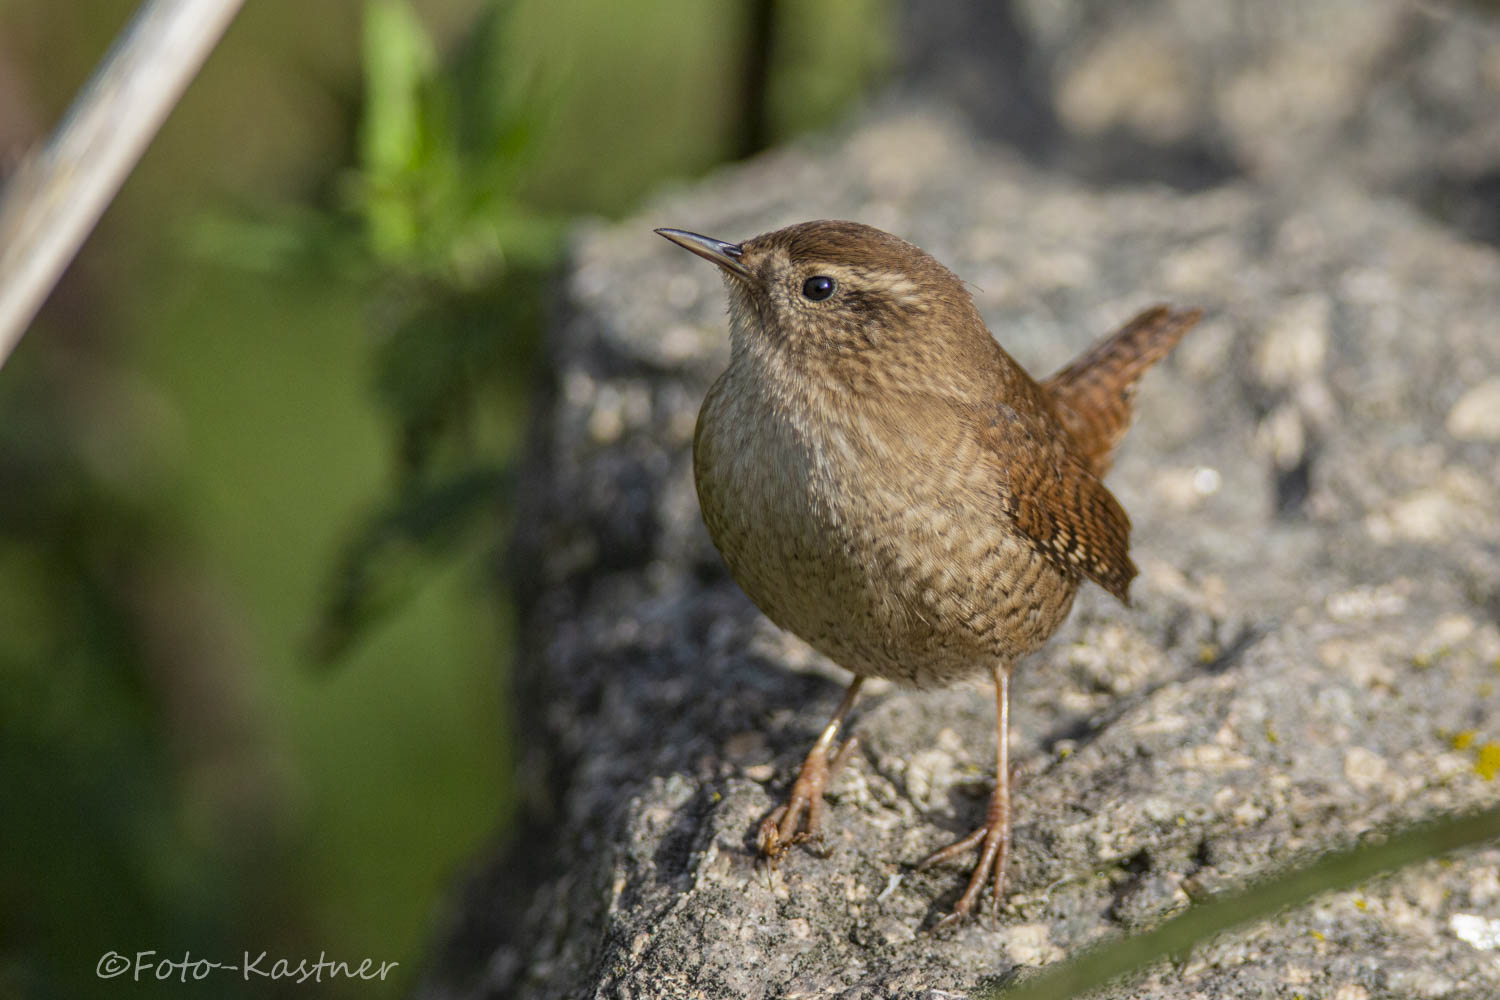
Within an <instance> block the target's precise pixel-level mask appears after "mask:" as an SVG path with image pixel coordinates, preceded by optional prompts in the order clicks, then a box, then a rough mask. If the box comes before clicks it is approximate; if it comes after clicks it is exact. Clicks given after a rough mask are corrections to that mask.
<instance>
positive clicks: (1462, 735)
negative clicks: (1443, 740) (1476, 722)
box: [1451, 729, 1479, 750]
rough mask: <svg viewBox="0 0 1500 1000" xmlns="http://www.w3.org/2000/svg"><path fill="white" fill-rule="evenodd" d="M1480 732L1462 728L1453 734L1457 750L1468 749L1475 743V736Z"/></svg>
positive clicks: (1454, 746)
mask: <svg viewBox="0 0 1500 1000" xmlns="http://www.w3.org/2000/svg"><path fill="white" fill-rule="evenodd" d="M1478 735H1479V734H1478V733H1477V732H1476V731H1474V730H1473V729H1462V730H1460V731H1458V732H1456V733H1454V734H1453V739H1452V741H1451V742H1452V744H1453V749H1455V750H1467V749H1469V747H1471V746H1473V745H1474V737H1476V736H1478Z"/></svg>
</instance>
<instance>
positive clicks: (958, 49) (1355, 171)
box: [901, 0, 1500, 242]
mask: <svg viewBox="0 0 1500 1000" xmlns="http://www.w3.org/2000/svg"><path fill="white" fill-rule="evenodd" d="M902 10H903V17H902V23H901V37H902V45H903V48H904V51H905V53H906V60H905V71H906V77H905V80H904V86H905V87H906V88H907V89H908V90H909V91H912V92H915V93H918V94H921V95H923V96H924V97H926V98H927V99H929V100H934V101H941V102H942V103H943V104H944V105H946V106H950V107H957V108H961V109H963V111H964V112H965V114H966V117H967V119H968V120H969V121H970V122H971V123H973V124H974V125H975V126H976V127H977V128H979V129H980V130H981V131H982V132H983V133H984V134H985V135H988V136H991V137H994V138H998V139H1004V140H1006V141H1009V142H1012V143H1015V144H1016V145H1018V146H1019V147H1021V148H1022V149H1023V150H1024V151H1025V153H1026V155H1028V156H1031V157H1034V158H1036V159H1037V160H1039V161H1042V162H1046V163H1048V164H1050V165H1052V166H1053V167H1054V168H1058V169H1063V170H1067V171H1069V172H1071V173H1075V174H1078V175H1081V176H1088V177H1094V178H1099V179H1103V180H1105V181H1106V182H1118V181H1120V180H1122V179H1136V180H1143V179H1149V180H1153V181H1165V182H1168V183H1172V184H1175V185H1179V186H1182V187H1185V188H1188V189H1198V188H1202V187H1205V186H1212V185H1214V184H1216V183H1219V182H1222V181H1224V180H1226V179H1229V178H1252V179H1255V180H1258V181H1261V182H1263V183H1266V184H1268V185H1271V186H1273V187H1283V186H1289V187H1294V188H1296V187H1303V186H1305V185H1307V184H1308V183H1309V180H1310V179H1313V178H1322V179H1334V180H1335V181H1337V182H1339V183H1349V182H1351V181H1353V182H1357V183H1359V184H1361V185H1362V186H1365V187H1367V188H1370V189H1374V190H1380V191H1383V192H1389V193H1394V194H1398V195H1401V196H1403V197H1408V198H1410V199H1412V201H1413V202H1414V203H1415V204H1417V205H1419V206H1421V207H1422V208H1423V210H1424V211H1428V212H1431V213H1433V214H1435V215H1437V216H1438V217H1440V218H1443V219H1445V220H1447V221H1450V222H1452V223H1453V224H1455V225H1457V226H1459V227H1460V228H1462V229H1464V230H1465V231H1466V232H1469V233H1471V234H1472V235H1475V236H1478V237H1480V238H1483V239H1488V240H1490V241H1491V242H1500V211H1497V209H1496V205H1497V204H1500V200H1497V199H1496V197H1495V193H1496V183H1497V181H1496V178H1497V176H1500V128H1497V127H1496V119H1495V115H1494V111H1493V109H1494V108H1495V107H1496V106H1497V104H1500V18H1497V10H1496V8H1495V5H1494V4H1484V3H1458V2H1439V3H1426V4H1414V3H1410V2H1407V0H1316V2H1312V3H1270V4H1264V3H1263V4H1255V5H1253V6H1252V7H1247V6H1246V5H1245V4H1243V3H1239V2H1237V0H1195V2H1194V3H1191V4H1185V3H1181V2H1180V0H1012V2H1009V3H993V4H974V3H968V2H965V0H920V2H909V3H906V4H904V5H903V7H902Z"/></svg>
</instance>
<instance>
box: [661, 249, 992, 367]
mask: <svg viewBox="0 0 1500 1000" xmlns="http://www.w3.org/2000/svg"><path fill="white" fill-rule="evenodd" d="M656 231H657V232H658V233H660V234H661V235H662V236H664V237H666V238H667V239H669V240H671V241H672V242H673V243H676V244H677V245H678V246H680V247H682V248H683V249H685V250H689V251H691V252H692V253H695V254H697V255H698V256H700V257H703V258H704V259H706V260H709V261H712V262H713V263H715V264H717V265H718V266H719V268H720V269H721V270H722V271H723V273H724V276H725V283H726V285H727V286H728V290H729V315H730V330H731V338H732V341H733V344H732V347H733V350H734V351H735V353H736V354H737V355H738V354H749V355H756V356H764V355H770V356H772V357H774V358H776V359H777V360H778V362H780V363H785V364H790V365H792V366H794V367H795V368H796V369H797V370H799V371H801V372H805V373H816V372H818V371H827V372H831V373H832V374H834V375H840V374H842V375H846V376H854V375H855V374H856V373H859V372H865V373H870V374H873V373H877V372H878V373H880V375H881V376H882V377H883V378H884V379H896V380H898V381H900V382H907V383H910V382H912V381H913V380H917V381H923V380H926V379H928V378H930V377H933V376H938V375H943V376H945V380H946V381H951V380H952V374H953V373H951V372H944V371H942V370H941V369H948V368H952V367H953V366H954V365H959V366H963V365H964V362H965V360H966V359H965V357H964V355H965V354H966V353H967V352H973V351H979V352H984V353H989V352H992V351H993V350H994V348H995V344H994V341H993V340H992V339H991V338H990V336H989V332H988V331H987V330H986V329H985V326H984V323H983V321H982V320H981V319H980V317H979V313H978V311H977V310H976V309H975V307H974V302H973V299H972V297H971V296H970V295H969V292H968V289H967V288H965V287H964V284H963V282H962V281H960V280H959V279H958V277H957V276H956V275H955V274H954V273H953V272H952V271H950V270H948V269H947V268H946V267H944V266H943V265H942V264H940V263H938V262H937V261H936V260H935V259H934V258H933V257H932V255H930V254H928V253H927V252H926V251H925V250H922V249H921V248H920V247H917V246H914V245H912V244H910V243H908V242H906V241H905V240H903V239H900V238H898V237H895V236H892V235H891V234H890V233H886V232H883V231H881V230H879V229H876V228H874V227H872V226H866V225H862V224H861V223H857V222H842V221H827V220H823V221H818V222H803V223H799V224H797V225H794V226H788V227H786V228H785V229H778V230H776V231H774V232H770V233H765V234H764V235H761V236H756V237H754V238H753V239H748V240H745V241H744V242H743V243H729V242H725V241H724V240H719V239H714V238H712V237H708V236H701V235H699V234H697V233H690V232H686V231H684V230H680V229H658V230H656ZM980 367H982V366H980ZM924 370H925V374H924ZM912 387H913V388H915V387H916V386H915V385H913V386H912Z"/></svg>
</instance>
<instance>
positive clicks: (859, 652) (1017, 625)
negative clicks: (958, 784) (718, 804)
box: [660, 221, 1198, 914]
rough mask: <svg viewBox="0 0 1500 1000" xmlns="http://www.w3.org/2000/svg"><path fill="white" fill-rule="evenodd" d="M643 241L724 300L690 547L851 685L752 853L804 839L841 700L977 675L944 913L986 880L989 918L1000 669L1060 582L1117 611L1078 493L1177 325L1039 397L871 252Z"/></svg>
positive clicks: (945, 292) (1145, 330)
mask: <svg viewBox="0 0 1500 1000" xmlns="http://www.w3.org/2000/svg"><path fill="white" fill-rule="evenodd" d="M660 232H662V234H663V235H664V236H666V237H667V238H669V239H671V240H673V241H674V242H676V243H678V244H679V245H681V246H683V247H685V248H686V249H689V250H691V251H693V252H694V253H697V254H699V255H700V256H703V257H705V258H707V259H709V260H712V261H714V262H715V263H717V264H718V265H719V266H720V267H721V268H723V270H724V272H725V275H726V285H727V287H728V290H729V302H730V305H729V316H730V344H731V355H730V362H729V366H728V368H727V370H726V371H725V372H724V374H723V375H721V376H720V377H719V379H718V380H717V381H716V382H715V383H714V385H713V387H712V388H711V389H710V390H709V393H708V396H707V398H706V399H705V400H704V403H703V408H702V410H701V412H700V414H699V417H698V426H697V432H696V435H695V437H694V448H693V460H694V461H693V468H694V476H695V479H696V482H697V487H698V496H699V502H700V506H701V508H702V511H703V518H704V521H705V523H706V524H707V526H708V530H709V534H710V535H711V536H712V538H713V540H714V544H715V545H716V546H717V547H718V549H719V551H720V552H721V553H722V555H723V557H724V560H725V562H726V563H728V565H729V569H730V571H731V573H732V574H733V575H734V578H735V580H736V581H737V582H738V583H739V584H740V586H741V587H742V588H743V589H744V590H745V592H746V593H747V594H748V595H749V596H750V598H751V600H753V601H754V602H755V604H756V605H757V606H758V607H759V608H760V609H761V610H762V611H764V612H765V614H766V615H767V616H768V617H769V618H770V619H771V620H772V621H774V622H775V623H776V624H777V625H780V626H781V627H782V628H784V629H787V630H788V631H790V632H792V633H794V634H796V635H798V636H800V637H801V638H802V639H804V640H805V641H807V642H808V643H809V644H811V645H812V646H813V647H815V648H816V649H818V650H819V651H821V652H822V653H824V654H826V655H827V656H829V657H830V658H831V659H833V660H834V661H835V662H837V663H839V664H841V665H842V666H844V667H846V668H847V669H848V670H850V671H851V672H852V673H853V674H854V675H855V681H854V683H853V684H851V686H850V691H849V693H848V694H847V695H846V696H845V700H844V703H843V704H842V705H841V706H840V710H839V712H838V713H837V714H836V715H835V717H834V719H833V721H832V722H831V723H830V724H829V727H828V729H827V730H826V731H825V732H824V734H823V737H822V738H821V739H820V740H819V741H818V745H817V746H815V747H814V750H813V752H812V753H811V754H810V755H809V757H808V761H807V763H806V764H804V766H803V769H802V773H801V775H799V777H798V780H797V782H796V783H795V785H794V787H793V792H792V795H791V798H790V800H789V802H788V804H787V806H785V807H783V808H782V809H780V810H777V812H776V813H773V814H772V817H771V818H770V819H769V820H768V821H767V823H766V825H765V826H764V827H763V828H762V831H761V847H762V850H763V852H764V853H765V854H766V855H767V856H769V857H771V858H773V859H774V858H776V857H779V856H780V854H781V853H782V852H784V851H785V849H786V847H787V846H788V845H789V844H790V843H792V842H795V841H796V840H798V839H803V838H804V837H806V836H815V835H816V833H817V827H818V824H819V821H820V818H821V810H822V791H823V788H824V787H825V786H826V784H827V780H828V775H829V773H830V771H831V769H832V768H833V767H836V766H837V763H839V762H842V760H843V759H844V758H845V757H847V751H848V748H849V746H850V745H851V744H850V743H848V742H846V743H845V745H844V748H843V750H842V751H841V752H836V751H835V749H834V743H835V738H836V736H837V734H838V730H839V727H840V724H841V722H842V717H843V714H844V713H845V712H846V711H847V710H848V708H849V706H850V705H851V704H852V703H853V699H854V695H855V694H856V693H857V691H858V688H859V684H860V680H861V679H862V678H864V677H869V676H875V677H885V678H889V679H892V680H895V681H898V682H900V683H904V684H909V685H914V686H920V687H926V686H935V685H942V684H948V683H951V682H953V681H955V680H958V679H960V678H962V677H965V676H969V675H973V674H976V673H981V672H983V671H986V670H988V671H992V672H993V673H994V675H995V678H996V681H997V686H998V691H999V701H998V709H999V712H1000V728H1001V739H1000V772H999V774H998V776H997V779H998V780H997V791H996V794H995V797H994V799H993V800H992V803H991V809H990V815H989V816H988V817H987V820H986V824H985V826H984V827H982V828H981V830H980V831H976V834H975V835H974V836H971V837H970V838H965V840H964V841H962V842H960V844H958V845H955V849H959V848H966V847H968V846H972V845H973V844H978V843H980V842H981V840H982V842H983V854H982V857H981V862H980V865H979V867H978V868H977V869H976V872H975V875H974V878H973V879H971V882H970V886H969V890H968V891H967V892H966V893H965V894H964V896H963V897H962V898H961V899H960V900H959V903H958V905H957V906H956V907H955V913H956V914H964V913H967V912H968V911H969V910H970V909H971V908H972V905H973V902H974V900H975V899H976V898H977V895H978V892H979V890H980V889H981V888H982V887H983V885H984V883H985V880H986V878H987V877H988V874H989V872H990V871H991V870H993V871H994V873H995V878H994V883H995V897H996V898H997V899H998V897H999V894H1000V884H1001V880H1002V878H1003V872H1004V866H1005V855H1006V848H1007V845H1008V842H1009V820H1008V812H1009V809H1008V805H1009V798H1008V791H1007V775H1006V768H1005V764H1004V752H1005V739H1004V729H1005V725H1006V718H1007V716H1006V704H1007V703H1006V699H1005V692H1006V689H1007V684H1008V679H1009V672H1010V668H1011V666H1012V665H1013V664H1014V663H1015V661H1016V660H1017V659H1018V658H1020V657H1022V656H1024V655H1026V654H1027V653H1029V652H1031V651H1032V650H1034V649H1036V648H1037V647H1038V646H1040V645H1041V644H1042V643H1043V642H1045V641H1046V640H1047V638H1048V637H1049V636H1051V635H1052V633H1053V632H1054V631H1056V629H1057V627H1058V626H1059V625H1060V624H1061V623H1062V621H1063V619H1064V618H1065V617H1066V616H1067V613H1068V610H1069V609H1070V608H1071V606H1072V603H1073V597H1074V595H1075V594H1076V593H1077V590H1078V587H1079V585H1080V584H1081V583H1082V581H1083V580H1085V579H1089V580H1093V581H1094V582H1096V583H1098V584H1099V585H1100V586H1102V587H1104V588H1105V589H1106V590H1108V591H1109V592H1110V593H1112V594H1114V595H1115V596H1116V597H1118V598H1120V599H1121V600H1122V601H1126V600H1128V588H1129V586H1130V581H1131V579H1132V577H1134V576H1135V572H1136V570H1135V566H1134V564H1133V563H1132V562H1131V560H1130V555H1129V536H1130V521H1129V518H1128V517H1126V515H1125V512H1124V510H1123V509H1121V507H1120V505H1119V503H1118V502H1117V501H1116V500H1115V498H1114V496H1113V495H1112V494H1111V493H1110V492H1109V490H1108V489H1107V488H1106V487H1105V486H1104V484H1103V483H1102V482H1101V481H1100V478H1099V477H1100V475H1102V474H1103V472H1104V471H1105V470H1106V469H1107V468H1108V465H1109V459H1110V454H1111V452H1112V450H1113V448H1114V446H1115V444H1116V443H1118V441H1119V439H1120V437H1121V436H1122V435H1123V434H1124V431H1125V429H1126V426H1127V424H1128V422H1129V417H1130V407H1131V399H1132V396H1133V394H1134V389H1135V384H1136V382H1137V380H1138V379H1139V378H1140V376H1141V374H1142V373H1143V372H1144V371H1145V370H1146V369H1147V368H1149V367H1150V366H1151V365H1152V364H1154V363H1155V362H1156V361H1157V360H1159V359H1160V358H1161V357H1163V356H1165V354H1166V353H1167V352H1168V351H1169V350H1170V349H1171V348H1172V346H1173V345H1174V344H1175V343H1176V342H1177V340H1178V339H1179V338H1180V337H1181V336H1182V334H1183V333H1184V332H1186V330H1187V329H1188V328H1189V327H1191V326H1192V325H1193V323H1195V322H1196V321H1197V318H1198V314H1197V313H1196V312H1188V313H1178V312H1172V311H1169V310H1167V309H1165V308H1162V307H1158V308H1156V309H1152V310H1149V311H1147V312H1145V313H1143V314H1141V316H1139V317H1137V318H1136V319H1135V320H1133V321H1132V322H1131V323H1129V324H1127V325H1126V326H1125V327H1124V328H1123V329H1122V330H1121V331H1120V332H1119V333H1117V334H1116V335H1115V336H1114V337H1111V338H1109V339H1107V340H1105V341H1104V342H1102V343H1101V344H1099V345H1097V346H1095V347H1094V348H1092V349H1091V350H1090V351H1088V352H1087V353H1085V354H1084V355H1083V356H1082V357H1081V358H1079V359H1078V361H1076V362H1074V363H1073V364H1072V365H1069V366H1068V367H1067V368H1065V369H1063V370H1062V371H1061V372H1059V373H1058V374H1056V375H1055V376H1053V377H1052V378H1050V379H1048V380H1047V381H1046V382H1045V383H1040V384H1039V383H1038V382H1036V381H1035V380H1034V379H1032V377H1031V376H1030V375H1028V374H1027V373H1026V371H1025V370H1024V369H1022V368H1021V367H1020V365H1018V364H1016V362H1015V361H1013V360H1012V359H1011V357H1010V356H1009V355H1008V354H1006V353H1005V351H1004V350H1003V349H1002V348H1001V347H1000V346H999V344H997V343H996V342H995V340H994V338H993V337H992V336H991V335H990V333H989V331H988V329H987V328H986V327H985V325H984V322H983V320H982V319H981V318H980V316H979V312H978V310H977V309H976V308H975V306H974V303H973V300H972V298H971V297H970V295H969V293H968V290H967V289H966V288H965V287H964V285H963V283H962V282H961V281H960V280H959V279H958V278H957V277H956V276H955V275H954V274H953V273H952V272H951V271H949V270H948V269H947V268H946V267H944V266H943V265H942V264H940V263H938V262H937V261H936V260H935V259H933V258H932V257H931V256H930V255H929V254H927V253H926V252H924V251H922V250H921V249H919V248H917V247H915V246H913V245H911V244H910V243H907V242H905V241H904V240H900V239H898V238H896V237H894V236H891V235H890V234H888V233H884V232H881V231H880V230H877V229H873V228H871V227H868V226H863V225H860V224H858V223H852V222H827V221H823V222H809V223H803V224H801V225H797V226H791V227H789V228H786V229H781V230H778V231H776V232H773V233H767V234H765V235H763V236H757V237H755V238H754V239H751V240H747V241H745V242H744V243H742V244H729V243H723V242H721V241H718V240H712V239H708V238H706V237H702V236H697V235H695V234H691V233H684V232H681V231H677V230H661V231H660ZM825 290H826V291H827V294H826V295H823V292H824V291H825ZM803 813H806V814H807V819H806V823H805V828H804V824H803V821H802V815H803ZM980 834H982V835H983V836H982V837H981V836H980ZM940 853H942V854H943V856H944V857H946V856H948V853H952V852H948V853H943V852H940Z"/></svg>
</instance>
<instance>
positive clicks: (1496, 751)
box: [1474, 743, 1500, 781]
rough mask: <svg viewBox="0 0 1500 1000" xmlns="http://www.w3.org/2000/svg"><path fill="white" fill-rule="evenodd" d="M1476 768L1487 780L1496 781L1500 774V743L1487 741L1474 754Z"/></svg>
mask: <svg viewBox="0 0 1500 1000" xmlns="http://www.w3.org/2000/svg"><path fill="white" fill-rule="evenodd" d="M1474 770H1475V771H1477V772H1478V773H1479V776H1480V777H1481V778H1483V779H1484V780H1485V781H1494V780H1495V776H1496V775H1497V774H1500V743H1486V744H1485V745H1484V746H1482V747H1480V748H1479V752H1478V753H1476V754H1475V755H1474Z"/></svg>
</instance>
